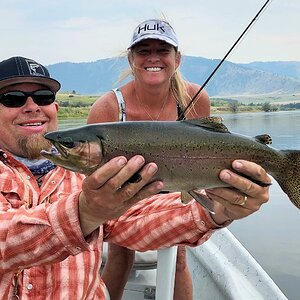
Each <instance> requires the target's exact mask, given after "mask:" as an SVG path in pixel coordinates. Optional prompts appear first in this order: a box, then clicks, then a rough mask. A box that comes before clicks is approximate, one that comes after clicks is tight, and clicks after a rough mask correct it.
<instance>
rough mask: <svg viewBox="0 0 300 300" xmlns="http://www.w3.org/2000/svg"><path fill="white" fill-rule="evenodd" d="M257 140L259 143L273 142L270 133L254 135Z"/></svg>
mask: <svg viewBox="0 0 300 300" xmlns="http://www.w3.org/2000/svg"><path fill="white" fill-rule="evenodd" d="M254 138H255V140H256V141H258V142H259V143H262V144H264V145H271V144H272V138H271V136H269V135H268V134H260V135H257V136H255V137H254Z"/></svg>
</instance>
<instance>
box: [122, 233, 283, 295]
mask: <svg viewBox="0 0 300 300" xmlns="http://www.w3.org/2000/svg"><path fill="white" fill-rule="evenodd" d="M186 249H187V260H188V266H189V270H190V272H191V274H192V279H193V295H194V296H193V297H194V298H193V299H194V300H198V299H199V300H287V297H286V296H285V295H284V293H283V292H282V291H281V290H280V289H279V287H278V286H277V285H276V284H275V283H274V281H273V280H272V279H271V277H270V276H269V275H268V274H267V273H266V272H265V271H264V269H263V268H262V267H261V266H260V265H259V264H258V262H257V261H256V260H255V259H254V258H253V257H252V256H251V254H250V253H249V252H248V251H247V250H246V249H245V248H244V247H243V245H242V244H241V243H240V242H239V241H238V240H237V238H236V237H235V236H234V235H233V234H232V233H231V232H230V230H229V229H227V228H223V229H221V230H219V231H217V232H215V233H214V234H213V235H212V237H211V238H210V239H209V240H208V241H206V242H205V243H203V244H202V245H200V246H198V247H195V248H192V247H186ZM176 254H177V247H176V246H174V247H171V248H168V249H162V250H158V251H147V252H145V253H138V252H137V253H136V259H135V264H134V267H133V269H132V271H131V274H130V276H129V280H128V282H127V284H126V287H125V291H124V295H123V298H122V300H142V299H155V300H173V288H174V277H175V276H174V274H175V265H176Z"/></svg>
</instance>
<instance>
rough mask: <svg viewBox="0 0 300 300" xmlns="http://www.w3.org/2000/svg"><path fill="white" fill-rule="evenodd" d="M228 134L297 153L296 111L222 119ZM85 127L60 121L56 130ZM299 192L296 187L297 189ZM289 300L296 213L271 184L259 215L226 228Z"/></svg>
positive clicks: (299, 221)
mask: <svg viewBox="0 0 300 300" xmlns="http://www.w3.org/2000/svg"><path fill="white" fill-rule="evenodd" d="M222 117H223V118H224V123H225V124H226V125H227V127H228V128H229V130H230V131H232V132H236V133H240V134H245V135H248V136H255V135H259V134H263V133H268V134H269V135H271V136H272V139H273V144H272V146H273V147H274V148H276V149H300V111H294V112H273V113H249V114H247V113H243V114H228V115H222ZM82 124H85V120H83V119H78V120H62V121H60V128H70V127H76V126H79V125H82ZM299 188H300V187H299ZM229 229H230V231H231V232H232V233H233V234H234V235H235V236H236V237H237V238H238V239H239V241H240V242H241V243H242V244H243V245H244V246H245V248H246V249H247V250H248V251H249V252H250V253H251V254H252V255H253V257H254V258H255V259H256V260H257V261H258V262H259V263H260V265H261V266H262V267H263V268H264V269H265V271H266V272H267V273H268V274H269V275H270V276H271V278H272V279H273V280H274V281H275V282H276V284H277V285H278V286H279V288H280V289H281V290H282V291H283V292H284V293H285V295H286V296H287V297H288V299H289V300H298V299H299V295H300V211H299V210H298V209H297V208H296V207H295V206H294V205H293V204H292V203H291V202H290V201H289V199H288V197H287V196H286V195H285V194H284V193H283V192H282V191H281V189H280V187H279V186H278V184H277V183H276V182H275V181H274V180H273V185H272V186H271V188H270V201H269V202H268V203H267V204H265V205H263V207H262V208H261V209H260V210H259V212H257V213H255V214H253V215H251V216H249V217H247V218H245V219H242V220H239V221H236V222H234V223H233V224H231V225H230V227H229Z"/></svg>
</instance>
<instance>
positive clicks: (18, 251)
mask: <svg viewBox="0 0 300 300" xmlns="http://www.w3.org/2000/svg"><path fill="white" fill-rule="evenodd" d="M59 88H60V84H59V82H58V81H56V80H55V79H53V78H51V77H50V75H49V72H48V70H47V69H46V68H45V67H44V66H42V65H41V64H39V63H37V62H35V61H33V60H31V59H27V58H24V57H12V58H9V59H7V60H4V61H2V62H0V174H1V175H0V190H1V195H0V299H10V298H12V297H16V298H21V299H35V300H36V299H43V300H44V299H107V298H105V286H104V283H103V281H102V279H101V278H100V275H99V269H100V265H101V254H102V243H103V240H106V241H109V242H112V243H116V244H119V245H121V246H124V247H127V248H131V249H135V250H140V251H145V250H151V249H158V248H161V247H168V246H171V245H174V244H178V243H185V244H187V245H190V246H196V245H199V244H201V243H203V242H204V241H205V240H207V239H208V238H209V237H210V235H211V234H212V232H213V231H214V230H215V229H217V228H220V227H222V226H225V225H226V224H228V223H229V222H230V221H231V219H236V218H240V217H243V216H246V215H249V214H250V213H252V212H254V211H255V210H257V209H258V208H259V207H260V205H261V204H263V203H264V202H266V201H267V198H268V197H267V195H268V193H267V189H266V188H265V189H264V190H263V192H262V194H263V195H264V197H260V198H259V199H256V200H255V199H253V201H252V202H253V204H252V202H251V203H250V204H249V203H247V208H246V207H244V206H243V205H242V204H243V203H242V202H240V201H244V199H246V197H245V195H244V194H242V195H241V197H238V198H237V199H234V202H235V203H229V202H227V201H226V203H223V205H221V204H219V203H218V202H215V204H214V205H215V208H214V209H215V212H216V215H215V216H214V219H212V217H211V216H210V215H209V213H207V212H206V211H205V210H204V209H203V208H202V207H201V206H200V205H199V204H198V203H196V202H195V201H191V202H190V203H189V204H188V205H182V204H181V202H180V195H179V193H170V194H167V195H156V194H157V193H158V192H159V191H160V190H161V189H162V188H163V183H162V182H160V181H157V182H154V183H151V184H148V182H149V181H150V180H151V178H152V177H153V175H154V174H155V172H156V171H157V166H156V165H155V164H154V163H149V164H146V165H145V162H144V159H143V157H141V156H135V157H133V158H132V159H130V160H129V161H126V159H125V157H116V158H114V159H112V160H111V161H109V162H108V163H107V164H105V165H104V166H102V167H101V168H99V169H98V170H97V171H95V172H94V173H93V174H92V175H90V176H88V177H87V178H84V177H83V176H82V175H80V174H76V173H74V172H71V171H67V170H65V169H62V168H60V167H56V166H54V165H53V164H52V163H51V162H49V161H47V160H45V159H43V158H42V157H41V156H40V151H41V150H42V149H46V150H49V149H50V148H51V145H49V144H48V143H47V142H46V141H45V139H44V138H43V135H44V134H45V133H46V132H48V131H53V130H56V129H57V110H58V104H57V102H55V94H56V93H57V91H58V90H59ZM245 166H246V169H247V170H248V172H250V173H253V172H254V171H255V172H256V173H257V174H258V175H257V177H258V178H257V179H259V180H261V181H264V182H270V179H269V177H268V176H267V174H266V173H265V171H264V170H262V169H261V168H260V167H258V166H257V165H255V164H251V163H248V164H245ZM258 171H259V172H258ZM136 172H139V174H140V175H141V180H140V181H139V182H137V183H128V179H129V178H130V177H131V176H132V175H133V174H135V173H136ZM222 174H223V175H224V174H229V175H230V176H231V179H229V181H230V180H233V181H235V183H234V185H236V186H237V187H238V188H240V186H245V182H242V183H241V182H240V181H239V182H237V181H236V178H235V177H234V175H233V174H232V173H229V171H228V170H227V171H226V170H225V171H224V172H223V173H221V175H220V176H221V177H222V176H223V175H222ZM232 178H233V179H232ZM246 183H247V182H246ZM240 189H241V188H240ZM256 191H257V190H256ZM251 192H252V190H250V191H247V195H249V194H251ZM151 195H153V196H151ZM249 196H250V195H249ZM254 196H255V195H254ZM147 197H148V198H147ZM141 199H144V200H141ZM161 199H163V201H161ZM251 200H252V199H251ZM157 201H160V202H159V205H157ZM248 202H249V201H248ZM239 203H240V204H239ZM132 206H134V207H133V208H132V209H131V207H132ZM154 212H155V213H154ZM137 216H138V217H137ZM165 220H168V225H169V226H168V228H166V226H165ZM218 224H221V225H218ZM179 228H180V231H178V229H179ZM171 232H181V234H180V235H178V234H175V235H174V234H171Z"/></svg>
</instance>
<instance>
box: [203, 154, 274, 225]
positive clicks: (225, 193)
mask: <svg viewBox="0 0 300 300" xmlns="http://www.w3.org/2000/svg"><path fill="white" fill-rule="evenodd" d="M232 167H233V169H234V170H236V171H237V172H239V173H240V174H244V175H246V176H247V177H248V178H253V179H254V180H256V181H257V182H262V183H264V186H261V185H259V184H257V183H255V182H253V181H251V180H250V179H248V178H246V177H243V176H242V175H238V174H236V173H234V172H232V171H230V170H227V169H226V170H222V171H221V172H220V175H219V177H220V179H221V180H222V181H224V182H226V183H228V184H229V185H231V187H228V188H214V189H207V190H206V194H207V196H208V197H209V198H210V199H211V200H213V201H214V202H215V204H214V211H215V214H214V215H212V218H213V219H214V221H215V222H216V223H217V224H223V223H224V222H226V221H229V220H236V219H241V218H244V217H246V216H248V215H250V214H252V213H254V212H256V211H257V210H259V208H260V207H261V205H262V204H264V203H266V202H267V201H268V200H269V185H271V178H270V177H269V176H268V174H267V172H266V171H265V170H264V169H263V168H262V167H261V166H259V165H257V164H255V163H253V162H249V161H245V160H236V161H234V162H233V163H232Z"/></svg>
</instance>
